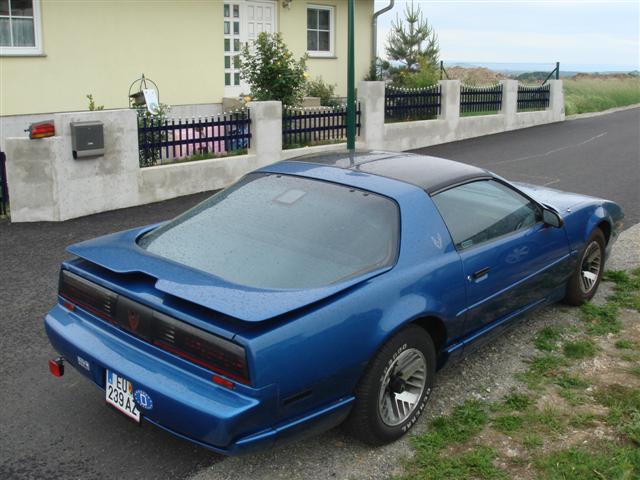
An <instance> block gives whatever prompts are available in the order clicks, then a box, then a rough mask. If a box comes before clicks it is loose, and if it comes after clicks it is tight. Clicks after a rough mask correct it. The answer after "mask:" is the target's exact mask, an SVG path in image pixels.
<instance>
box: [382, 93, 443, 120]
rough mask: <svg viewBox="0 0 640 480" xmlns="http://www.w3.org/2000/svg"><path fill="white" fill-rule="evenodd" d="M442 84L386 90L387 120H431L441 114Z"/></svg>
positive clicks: (385, 109) (385, 110)
mask: <svg viewBox="0 0 640 480" xmlns="http://www.w3.org/2000/svg"><path fill="white" fill-rule="evenodd" d="M440 101H441V90H440V85H433V86H431V87H425V88H396V87H391V86H389V85H387V86H386V87H385V90H384V119H385V122H409V121H413V120H431V119H433V118H436V116H438V115H439V114H440Z"/></svg>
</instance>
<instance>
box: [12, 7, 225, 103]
mask: <svg viewBox="0 0 640 480" xmlns="http://www.w3.org/2000/svg"><path fill="white" fill-rule="evenodd" d="M41 8H42V38H43V49H44V56H39V57H2V58H0V72H1V73H0V75H1V79H2V84H3V85H2V88H1V92H0V114H2V115H13V114H25V113H44V112H59V111H70V110H85V109H87V105H88V102H87V99H86V98H85V95H86V94H88V93H91V94H93V96H94V99H95V101H96V103H98V104H101V105H104V106H105V107H106V108H122V107H127V106H128V98H127V94H128V91H129V86H130V85H131V82H133V81H134V80H135V79H136V78H138V77H140V74H141V73H143V72H144V74H145V75H146V76H147V77H149V78H151V79H153V80H154V81H156V82H157V83H158V86H159V88H160V101H162V102H163V103H168V104H189V103H204V102H212V101H219V100H220V98H221V97H222V90H223V79H222V77H221V75H220V74H219V73H218V74H216V70H217V69H216V66H220V65H222V62H223V51H222V2H218V1H211V2H202V1H198V0H181V1H179V2H157V1H152V2H141V1H127V2H101V1H95V0H93V1H87V2H78V1H75V0H55V1H54V0H43V1H42V5H41Z"/></svg>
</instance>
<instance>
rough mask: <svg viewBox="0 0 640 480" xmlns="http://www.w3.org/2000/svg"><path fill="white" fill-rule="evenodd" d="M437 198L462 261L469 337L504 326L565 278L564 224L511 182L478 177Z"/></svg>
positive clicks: (566, 241)
mask: <svg viewBox="0 0 640 480" xmlns="http://www.w3.org/2000/svg"><path fill="white" fill-rule="evenodd" d="M433 200H434V202H435V204H436V206H437V207H438V210H439V211H440V213H441V215H442V217H443V219H444V221H445V223H446V225H447V228H448V229H449V232H450V234H451V236H452V239H453V242H454V244H455V246H456V249H457V250H458V252H459V254H460V258H461V260H462V264H463V270H464V275H465V277H466V290H467V310H466V315H465V328H464V330H465V332H466V335H467V341H470V340H472V339H473V338H475V337H479V336H481V335H482V334H484V333H488V332H489V331H491V330H493V331H495V332H497V331H499V330H500V329H499V328H495V327H498V326H500V325H503V324H506V320H508V319H509V318H511V317H512V316H513V315H514V314H516V313H519V312H521V311H524V310H526V309H528V308H530V307H533V306H535V305H536V304H539V303H541V302H543V301H544V300H545V299H546V298H547V297H548V296H549V295H550V294H552V293H553V292H554V291H556V290H557V289H558V288H559V287H560V286H561V285H562V283H563V282H565V281H566V278H567V275H568V269H569V268H570V267H569V261H568V260H569V243H568V240H567V237H566V234H565V232H564V228H562V227H560V228H554V227H551V226H548V225H546V224H544V223H543V222H542V220H541V218H542V215H541V208H540V207H539V206H538V205H537V204H536V203H535V202H533V201H532V200H530V199H529V198H527V197H526V196H524V195H523V194H521V193H520V192H518V191H516V190H515V189H513V188H512V187H511V186H509V185H506V184H504V183H502V182H500V181H498V180H494V179H489V180H487V179H485V180H478V181H474V182H469V183H466V184H463V185H459V186H456V187H453V188H450V189H447V190H445V191H443V192H440V193H438V194H436V195H434V196H433ZM486 337H489V335H487V336H486Z"/></svg>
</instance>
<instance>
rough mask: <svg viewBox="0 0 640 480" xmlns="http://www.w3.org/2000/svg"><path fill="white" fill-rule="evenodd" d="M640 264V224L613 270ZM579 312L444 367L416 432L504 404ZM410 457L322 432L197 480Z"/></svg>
mask: <svg viewBox="0 0 640 480" xmlns="http://www.w3.org/2000/svg"><path fill="white" fill-rule="evenodd" d="M638 265H640V224H638V225H635V226H633V227H631V228H629V229H628V230H626V231H625V232H623V233H622V234H621V235H620V238H619V239H618V241H617V243H616V244H615V246H614V249H613V254H612V256H611V258H610V260H609V262H608V264H607V268H608V269H616V270H618V269H630V268H633V267H636V266H638ZM608 291H610V287H609V286H607V285H603V288H601V291H599V292H598V295H597V298H596V301H597V302H602V300H603V299H604V297H605V296H606V294H607V292H608ZM578 312H579V310H578V309H576V308H570V307H567V306H564V305H561V304H556V305H552V306H549V307H545V308H543V309H541V310H538V311H537V312H535V313H532V314H531V315H529V316H527V317H525V318H524V319H523V320H522V321H521V323H520V325H519V326H518V327H516V328H514V329H512V330H511V331H510V332H508V333H506V334H505V335H502V336H501V337H499V338H498V339H496V340H495V341H494V342H492V343H490V344H488V345H486V346H485V347H483V348H481V349H479V350H477V351H476V352H474V353H471V354H470V355H468V356H467V357H466V358H465V359H464V360H462V361H461V362H459V363H456V364H451V365H448V366H446V367H445V368H444V369H443V370H441V371H440V372H439V373H438V375H437V378H436V388H435V390H434V392H433V394H432V398H431V401H430V402H429V404H428V406H427V408H426V410H425V412H424V414H423V416H422V418H421V420H420V421H419V422H418V424H416V427H415V428H414V430H413V432H414V433H419V432H421V431H424V430H425V429H426V428H427V427H428V424H429V422H430V420H431V419H432V418H434V417H436V416H439V415H442V414H444V413H446V412H448V411H449V410H450V409H451V407H453V406H455V405H457V404H460V403H462V402H463V401H465V400H467V399H471V398H477V399H484V400H489V401H493V400H498V399H499V398H501V397H502V396H503V395H505V394H506V393H508V392H509V391H510V390H511V389H512V388H513V387H515V386H516V385H518V383H517V381H516V380H515V379H514V374H515V373H516V372H518V371H522V370H524V369H525V367H526V362H527V360H528V359H530V358H531V357H532V356H533V355H534V354H535V351H534V348H533V346H532V344H531V340H532V338H533V336H534V335H535V333H536V332H537V331H538V330H540V329H541V328H543V327H545V326H547V325H551V324H555V323H558V322H560V323H572V322H576V321H578ZM410 455H412V449H411V447H410V444H409V441H408V439H407V438H403V439H401V440H399V441H397V442H395V443H393V444H391V445H387V446H384V447H381V448H371V447H368V446H365V445H363V444H360V443H358V442H357V441H355V440H353V439H352V438H350V437H349V436H347V435H346V434H345V433H344V432H343V431H342V430H341V429H340V428H336V429H334V430H331V431H329V432H326V433H324V434H322V435H319V436H315V437H311V438H308V439H305V440H299V441H297V442H295V443H290V444H288V445H284V446H281V447H279V448H274V449H270V450H266V451H263V452H260V453H258V454H253V455H247V456H242V457H233V458H228V459H225V460H224V461H222V462H219V463H216V464H215V465H213V466H211V467H208V468H206V469H204V470H201V471H200V472H198V473H197V474H196V475H194V476H193V477H192V479H193V480H214V479H215V480H245V479H253V480H266V479H269V480H276V479H283V480H284V479H286V480H293V479H305V480H306V479H314V480H316V479H336V480H339V479H349V480H356V479H357V480H363V479H380V478H387V477H390V476H392V475H394V474H397V473H399V472H400V471H401V468H402V459H403V458H407V457H409V456H410Z"/></svg>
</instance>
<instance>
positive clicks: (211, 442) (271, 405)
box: [45, 305, 353, 455]
mask: <svg viewBox="0 0 640 480" xmlns="http://www.w3.org/2000/svg"><path fill="white" fill-rule="evenodd" d="M84 317H85V314H84V313H83V314H78V313H75V312H70V311H68V310H66V309H65V308H63V307H62V306H61V305H56V306H55V307H54V308H53V309H52V310H51V311H50V312H49V313H48V314H47V316H46V317H45V329H46V332H47V335H48V337H49V340H50V342H51V344H52V345H53V347H54V348H55V349H56V350H57V351H58V352H59V353H60V354H61V355H62V356H64V358H65V360H66V362H67V363H69V364H70V365H72V366H74V367H75V368H76V369H77V370H78V372H80V373H81V374H82V375H84V376H86V377H88V378H89V379H90V380H92V381H93V382H94V383H95V384H96V385H97V386H98V387H100V388H101V389H104V386H105V371H106V369H107V368H109V369H110V370H113V371H114V372H116V373H118V374H119V375H121V376H123V377H125V378H127V379H128V380H130V381H131V382H132V383H133V385H134V388H136V389H142V390H144V391H145V392H147V393H148V394H149V395H150V396H151V398H152V399H153V407H152V409H150V410H143V409H141V414H142V417H143V418H144V419H145V420H147V421H149V422H151V423H153V424H155V425H157V426H159V427H161V428H163V429H165V430H167V431H169V432H171V433H173V434H174V435H177V436H179V437H181V438H184V439H186V440H189V441H192V442H194V443H197V444H199V445H202V446H204V447H206V448H209V449H211V450H214V451H216V452H218V453H222V454H225V455H235V454H240V453H244V452H248V451H252V450H256V449H259V448H265V447H268V446H270V445H273V444H274V443H275V442H276V441H278V442H279V441H281V440H283V439H287V438H292V437H295V436H297V435H299V434H301V433H303V432H312V431H315V430H326V429H328V428H331V427H332V426H335V425H337V424H338V423H340V422H341V421H342V420H343V419H344V418H345V417H346V415H348V413H349V410H350V408H351V403H352V402H353V397H348V398H343V399H340V400H337V401H335V402H333V403H331V404H329V405H325V406H323V407H322V408H320V409H317V410H315V411H312V412H308V413H306V414H305V415H304V416H302V417H299V418H296V419H291V420H288V421H285V422H283V423H277V421H276V419H277V418H278V391H277V388H276V386H275V385H271V386H268V387H264V388H259V389H257V388H250V387H247V386H243V385H236V388H235V389H233V390H230V389H227V388H225V387H222V386H219V385H216V384H215V383H213V382H212V381H211V373H210V372H208V371H207V370H204V369H202V368H200V367H198V366H195V365H192V364H189V363H187V362H185V361H183V360H181V359H179V358H176V357H173V356H171V355H170V354H168V353H166V352H164V351H162V350H160V349H157V348H156V347H153V346H151V345H148V344H146V343H144V342H142V341H140V340H138V339H136V338H135V337H132V336H130V335H128V334H127V333H125V332H123V331H121V330H119V329H117V328H116V327H114V326H112V325H109V324H106V323H104V322H102V321H98V320H95V321H94V320H90V319H89V316H88V315H87V318H84ZM78 357H80V358H81V359H82V360H84V361H86V362H88V369H87V368H86V365H87V364H86V363H85V362H81V363H79V361H78ZM82 364H84V365H85V367H83V366H82Z"/></svg>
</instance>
